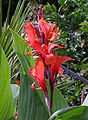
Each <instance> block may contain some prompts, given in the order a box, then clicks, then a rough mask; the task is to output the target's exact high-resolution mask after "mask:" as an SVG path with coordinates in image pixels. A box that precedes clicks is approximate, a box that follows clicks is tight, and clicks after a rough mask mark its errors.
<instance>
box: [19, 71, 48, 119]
mask: <svg viewBox="0 0 88 120" xmlns="http://www.w3.org/2000/svg"><path fill="white" fill-rule="evenodd" d="M20 80H21V83H20V95H19V99H18V120H47V119H48V118H49V114H48V112H47V111H46V109H45V107H44V105H43V104H42V101H41V100H40V98H39V97H38V95H37V94H36V91H34V90H32V88H31V85H30V82H29V81H30V78H28V77H26V76H25V75H23V74H22V73H21V76H20Z"/></svg>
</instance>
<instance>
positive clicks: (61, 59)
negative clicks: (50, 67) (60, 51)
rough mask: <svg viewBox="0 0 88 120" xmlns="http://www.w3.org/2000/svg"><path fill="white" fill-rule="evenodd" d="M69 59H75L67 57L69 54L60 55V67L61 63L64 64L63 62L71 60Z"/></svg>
mask: <svg viewBox="0 0 88 120" xmlns="http://www.w3.org/2000/svg"><path fill="white" fill-rule="evenodd" d="M69 60H74V59H72V58H70V57H67V56H63V57H61V56H58V68H59V67H60V66H61V64H62V63H63V62H67V61H69Z"/></svg>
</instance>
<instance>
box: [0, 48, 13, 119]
mask: <svg viewBox="0 0 88 120" xmlns="http://www.w3.org/2000/svg"><path fill="white" fill-rule="evenodd" d="M14 112H15V105H14V100H13V96H12V92H11V87H10V70H9V66H8V63H7V60H6V57H5V54H4V52H3V49H2V48H1V46H0V120H14V119H15V116H14Z"/></svg>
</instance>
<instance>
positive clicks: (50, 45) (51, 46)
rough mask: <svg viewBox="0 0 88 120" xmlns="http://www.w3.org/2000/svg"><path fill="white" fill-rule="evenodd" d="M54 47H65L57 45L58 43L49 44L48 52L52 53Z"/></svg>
mask: <svg viewBox="0 0 88 120" xmlns="http://www.w3.org/2000/svg"><path fill="white" fill-rule="evenodd" d="M54 47H57V48H63V47H62V46H60V45H57V44H51V43H50V44H49V46H48V53H50V51H51V50H52V49H53V48H54Z"/></svg>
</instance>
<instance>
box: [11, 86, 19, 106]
mask: <svg viewBox="0 0 88 120" xmlns="http://www.w3.org/2000/svg"><path fill="white" fill-rule="evenodd" d="M11 91H12V95H13V99H14V103H15V108H16V103H17V98H18V96H19V91H20V87H19V86H18V85H16V84H11Z"/></svg>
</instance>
